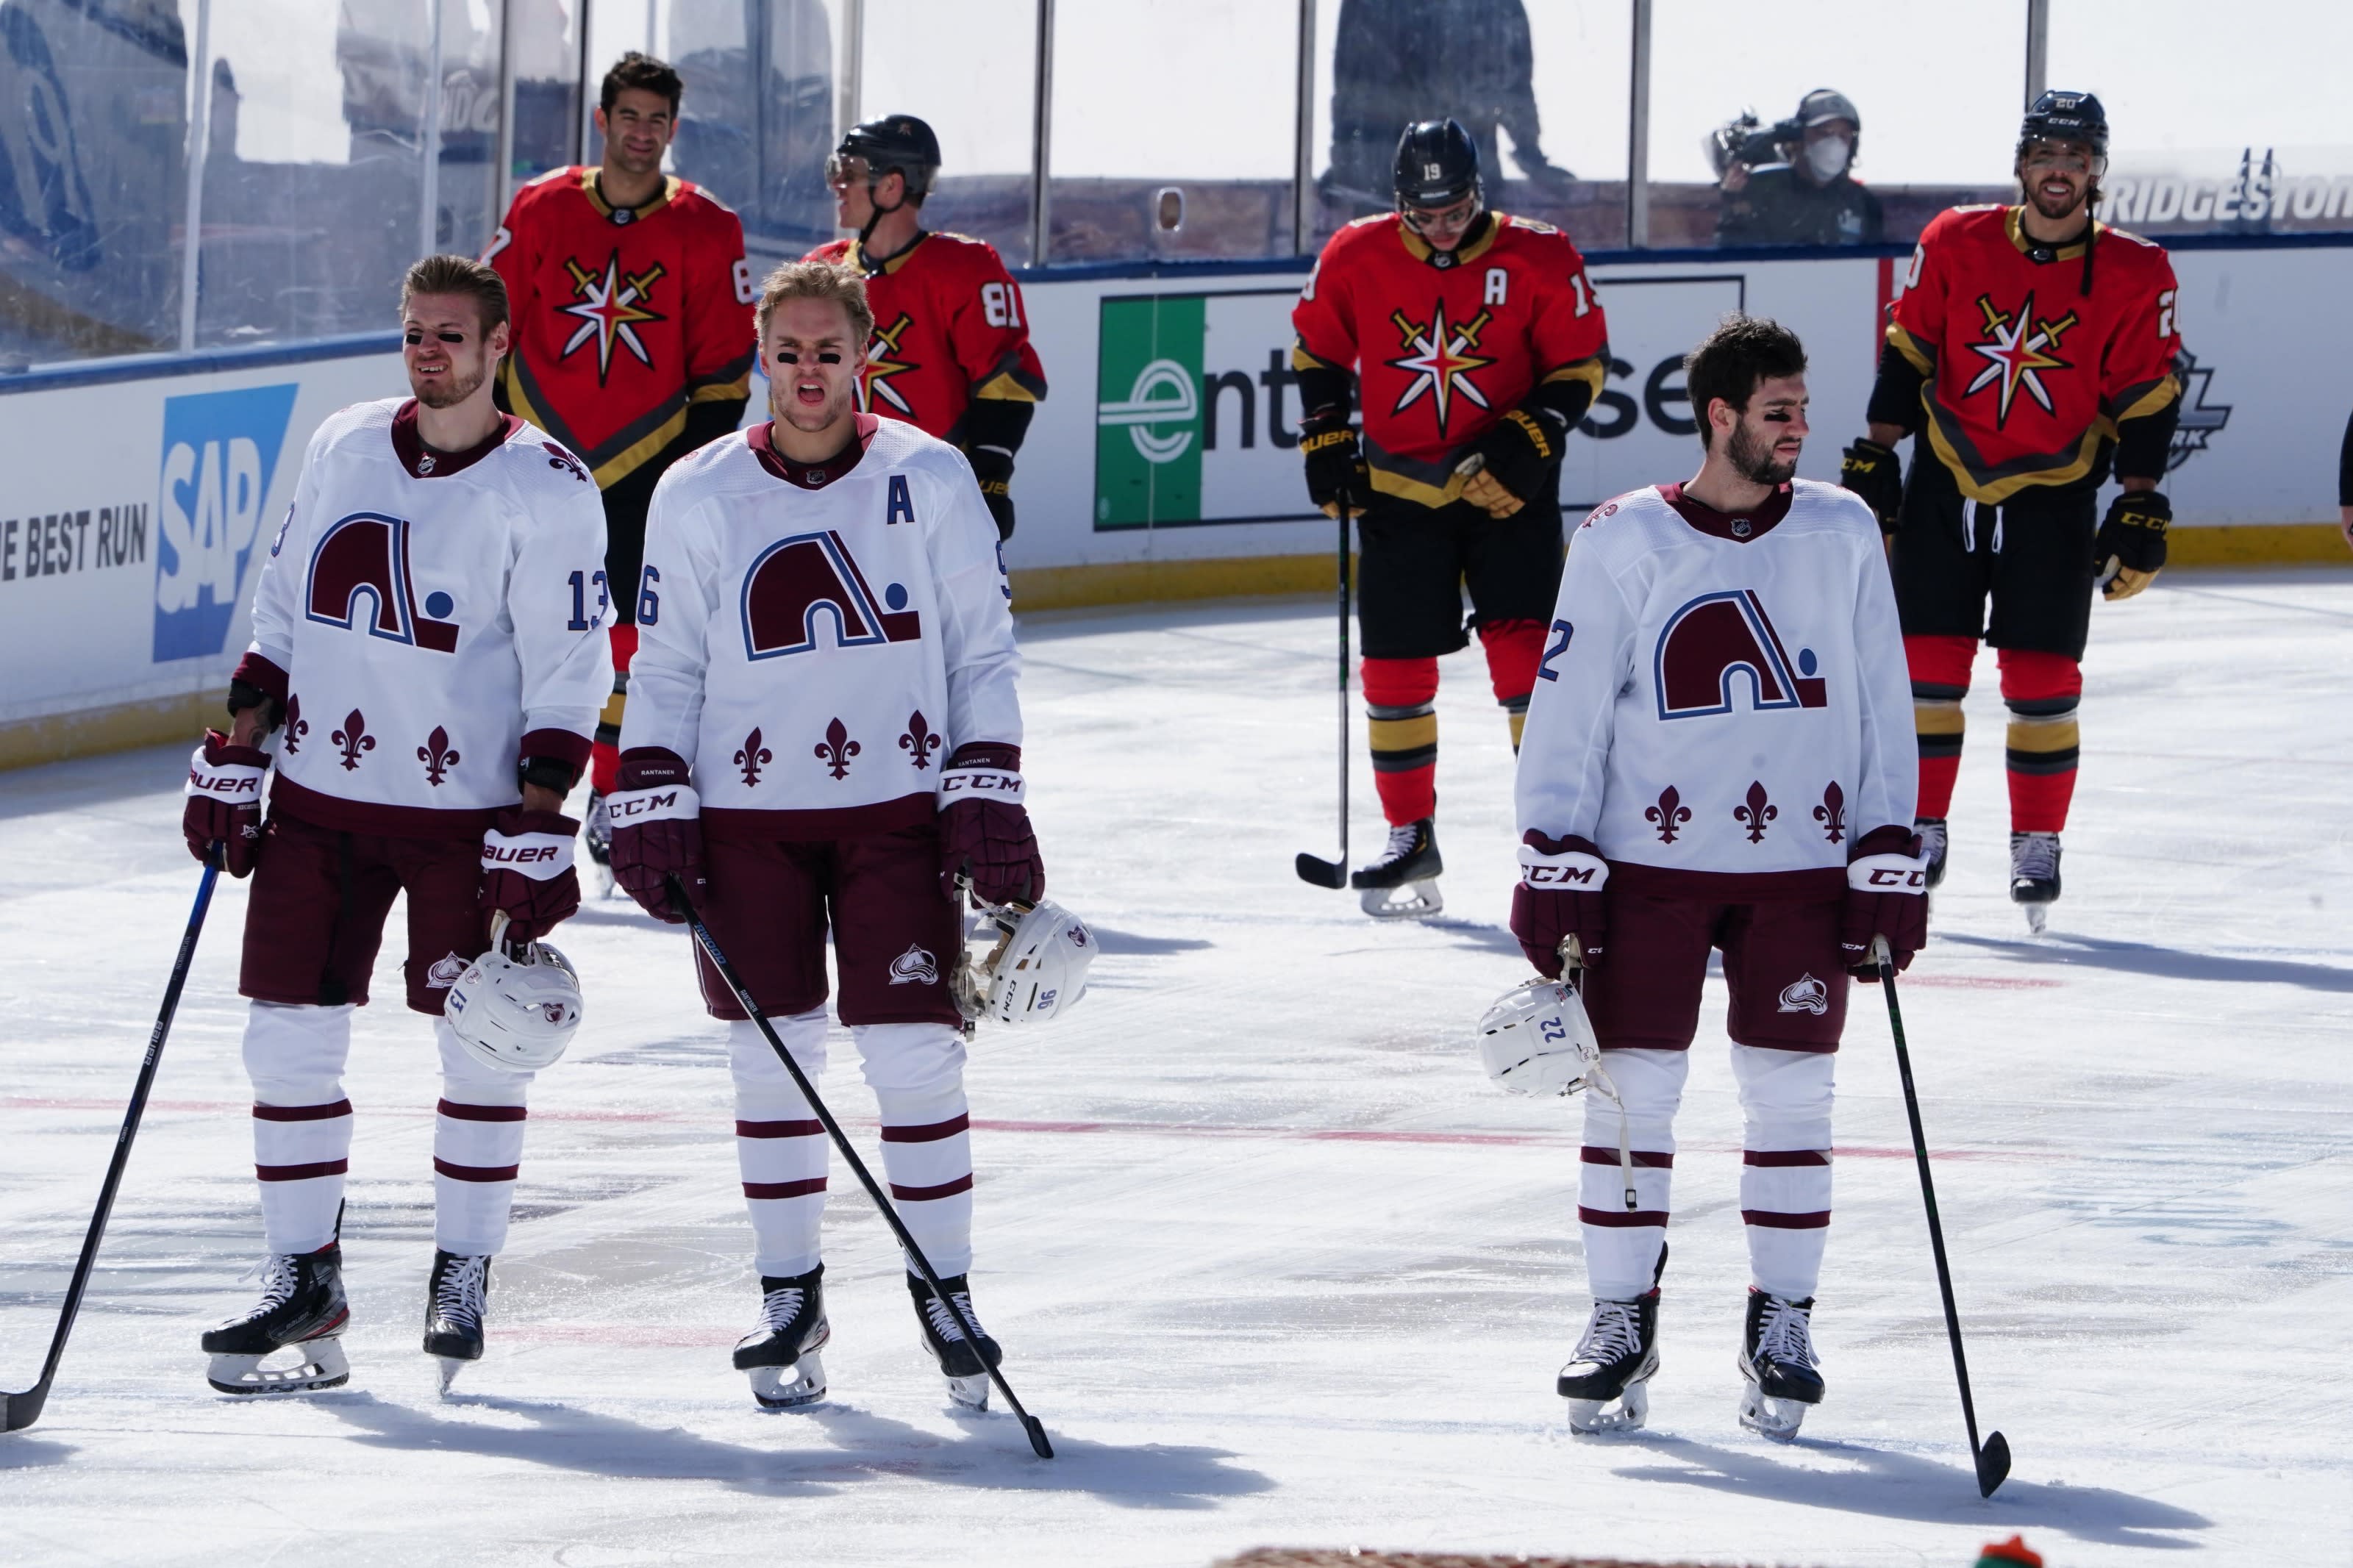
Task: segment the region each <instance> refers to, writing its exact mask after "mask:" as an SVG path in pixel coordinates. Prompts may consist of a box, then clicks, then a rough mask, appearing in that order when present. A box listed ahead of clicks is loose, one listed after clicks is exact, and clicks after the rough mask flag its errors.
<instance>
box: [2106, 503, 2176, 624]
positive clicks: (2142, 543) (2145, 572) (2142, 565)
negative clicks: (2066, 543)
mask: <svg viewBox="0 0 2353 1568" xmlns="http://www.w3.org/2000/svg"><path fill="white" fill-rule="evenodd" d="M2171 521H2173V503H2172V502H2171V501H2169V500H2166V499H2165V493H2164V492H2163V491H2162V490H2126V491H2125V492H2124V493H2123V494H2122V495H2119V496H2118V497H2116V500H2112V501H2110V502H2109V503H2108V515H2107V517H2106V518H2105V520H2104V521H2102V522H2101V524H2100V533H2099V537H2098V538H2096V539H2094V541H2093V542H2092V559H2093V561H2094V563H2097V565H2098V568H2099V578H2100V596H2101V597H2102V598H2104V599H2108V600H2111V601H2113V600H2116V599H2129V598H2131V597H2132V596H2133V595H2135V594H2137V593H2139V592H2140V591H2141V590H2142V589H2143V588H2146V587H2147V586H2148V585H2149V584H2150V583H2151V582H2153V581H2155V580H2156V577H2157V574H2158V572H2160V571H2162V570H2163V569H2164V566H2165V525H2166V524H2167V523H2169V522H2171Z"/></svg>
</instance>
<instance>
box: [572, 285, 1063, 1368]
mask: <svg viewBox="0 0 2353 1568" xmlns="http://www.w3.org/2000/svg"><path fill="white" fill-rule="evenodd" d="M758 328H759V352H760V357H761V364H762V368H763V369H764V370H765V372H766V374H767V376H768V383H769V388H770V390H769V408H770V413H771V416H772V417H771V419H770V420H769V422H767V423H766V424H764V425H761V426H756V427H754V428H753V429H751V430H749V431H747V432H745V433H744V435H742V436H739V437H733V438H731V439H729V440H725V441H714V442H712V444H711V445H710V446H708V447H703V448H702V450H701V451H699V452H696V453H694V454H693V455H692V456H691V457H689V458H685V459H684V460H683V461H681V462H680V463H679V464H678V466H677V467H675V468H672V469H671V470H670V472H669V473H668V474H667V475H665V476H664V477H663V479H662V481H661V484H660V486H659V488H658V489H656V491H655V492H654V499H653V505H652V509H651V511H650V513H649V520H648V524H647V531H646V556H645V567H644V573H645V575H644V578H643V581H642V582H641V583H640V584H638V601H637V621H638V650H637V654H636V656H635V658H633V660H632V661H631V664H630V668H629V710H628V715H627V717H626V718H625V719H624V720H623V722H622V732H621V748H622V755H621V779H620V783H621V788H620V790H619V791H618V792H617V793H616V794H615V795H612V796H611V797H610V801H609V804H610V806H611V809H612V814H613V823H614V835H613V871H614V876H615V879H617V881H618V882H619V883H620V884H621V886H622V887H624V888H626V889H628V891H629V892H630V893H631V895H632V896H634V897H635V898H636V899H637V900H638V901H639V902H640V903H642V904H643V905H644V906H645V907H646V908H647V909H648V910H649V911H651V912H652V913H654V914H655V915H657V916H659V917H660V918H662V919H665V920H677V919H679V918H681V914H680V911H678V910H673V909H672V908H671V906H670V896H669V894H668V892H667V891H666V887H667V879H668V878H669V877H670V876H672V875H676V876H678V877H680V878H681V879H682V880H683V881H684V883H685V884H686V886H687V887H688V888H689V889H690V892H691V896H692V897H693V899H694V900H695V901H696V903H697V904H698V906H699V907H700V908H701V910H702V914H703V917H704V919H705V921H706V922H707V923H708V924H709V926H710V928H711V931H712V934H713V936H714V937H715V938H716V939H717V940H718V942H719V943H720V945H721V946H722V947H723V950H724V951H725V952H727V954H728V955H729V957H730V958H731V959H732V960H733V963H734V964H735V965H736V967H737V968H738V969H739V970H740V971H741V973H743V975H744V979H745V982H746V984H747V988H748V990H749V991H750V993H751V995H752V997H753V999H754V1002H756V1003H757V1004H758V1005H759V1006H760V1007H761V1009H762V1010H763V1011H764V1012H765V1014H766V1015H767V1016H769V1017H770V1018H771V1019H772V1020H773V1021H774V1023H775V1026H776V1030H777V1032H778V1034H779V1035H780V1036H781V1037H782V1038H783V1039H784V1040H785V1042H786V1046H787V1047H788V1048H789V1049H790V1050H791V1051H792V1053H793V1055H794V1058H795V1059H796V1060H797V1062H798V1063H799V1064H800V1065H801V1067H802V1068H804V1069H805V1070H806V1071H807V1073H808V1074H809V1076H810V1077H811V1078H815V1077H817V1076H818V1074H819V1073H820V1071H821V1070H822V1068H823V1066H824V1061H825V1035H826V1011H825V1003H826V996H827V982H826V969H825V942H826V935H827V931H828V927H830V930H831V932H832V937H833V944H834V954H835V960H836V968H837V971H838V973H839V975H840V980H841V996H840V1000H839V1015H840V1017H841V1021H842V1022H843V1023H844V1024H846V1025H848V1026H849V1030H850V1034H851V1037H853V1039H854V1040H855V1041H856V1042H857V1046H858V1051H859V1056H860V1063H861V1066H862V1067H863V1068H864V1071H865V1075H866V1080H867V1082H868V1083H869V1084H870V1085H871V1087H872V1088H873V1089H874V1093H875V1099H876V1100H877V1102H878V1104H879V1106H880V1109H881V1121H882V1163H883V1165H884V1168H885V1173H886V1176H887V1179H888V1181H889V1183H890V1186H891V1194H892V1199H893V1201H894V1203H895V1205H896V1207H897V1209H898V1211H899V1214H900V1216H901V1218H902V1221H903V1222H904V1223H905V1225H906V1226H907V1229H908V1232H909V1234H910V1235H911V1236H912V1237H913V1238H914V1240H915V1243H916V1245H917V1246H918V1247H922V1248H923V1252H924V1254H925V1255H926V1256H927V1257H928V1258H930V1259H931V1261H932V1263H933V1265H934V1268H935V1269H936V1271H937V1273H938V1274H939V1276H940V1278H941V1281H942V1283H943V1285H944V1287H945V1289H946V1290H947V1292H948V1293H949V1294H950V1295H951V1296H952V1297H954V1298H955V1300H957V1303H958V1305H960V1306H961V1307H962V1308H963V1310H965V1313H966V1314H967V1321H971V1322H973V1323H975V1324H976V1325H977V1323H978V1320H977V1319H976V1318H971V1317H970V1316H969V1314H970V1313H971V1311H972V1307H971V1299H970V1295H969V1292H968V1289H967V1287H966V1284H965V1276H966V1274H967V1271H968V1270H969V1268H970V1267H971V1259H972V1156H971V1152H970V1149H969V1144H968V1138H967V1132H966V1125H967V1124H966V1117H965V1093H964V1080H963V1068H964V1056H965V1050H964V1038H963V1034H962V1032H961V1029H960V1024H961V1021H962V1020H961V1015H960V1013H959V1011H958V1008H957V1005H956V1001H955V995H954V994H952V991H951V984H950V983H951V980H952V977H953V975H954V973H955V969H956V966H957V964H958V962H959V960H960V957H961V954H962V951H963V944H964V932H963V919H964V916H963V900H962V897H961V894H960V893H959V892H958V890H957V879H958V878H959V877H966V878H968V879H969V881H970V884H971V887H972V890H973V892H974V894H975V895H976V897H977V898H979V899H980V900H983V901H984V902H986V903H988V904H992V905H1004V904H1007V903H1008V901H1010V900H1037V899H1039V897H1040V896H1041V895H1042V894H1043V892H1044V891H1045V869H1044V867H1043V866H1042V864H1041V863H1040V861H1039V855H1038V846H1037V840H1036V838H1035V837H1033V835H1032V834H1031V832H1030V830H1029V816H1028V814H1027V812H1026V811H1025V810H1024V808H1023V806H1022V804H1021V800H1022V782H1021V712H1020V707H1019V704H1018V700H1017V695H1016V681H1017V678H1018V672H1019V656H1018V653H1017V651H1016V649H1015V647H1014V640H1013V621H1012V615H1011V608H1010V599H1011V595H1010V592H1009V590H1008V587H1007V585H1006V579H1005V572H1004V566H1003V563H1002V561H1001V559H1000V557H999V555H998V553H997V527H996V525H995V523H993V522H992V521H990V519H989V512H988V509H987V505H986V504H985V503H984V502H983V500H982V499H981V494H980V490H979V488H978V486H977V485H976V483H975V481H974V479H973V476H972V470H971V468H969V467H968V466H967V465H966V463H965V459H964V458H963V456H962V455H961V454H960V453H958V452H957V451H956V450H955V448H954V447H949V446H947V445H945V444H944V443H942V442H940V441H937V440H935V439H934V438H933V437H929V436H926V435H924V434H923V432H922V431H920V430H918V429H917V428H916V427H915V426H913V425H908V424H903V423H902V422H900V421H897V420H889V419H885V420H877V419H875V418H874V417H872V416H869V415H862V414H857V413H855V412H854V411H853V406H852V402H851V395H852V392H853V390H854V388H855V387H856V384H857V380H858V376H859V374H860V367H861V363H862V361H863V357H864V345H865V344H866V342H867V341H868V339H869V337H870V336H871V332H872V318H871V313H870V310H869V308H868V305H867V301H866V293H865V285H864V284H863V282H862V281H861V280H860V277H859V275H858V273H857V272H856V271H855V270H853V269H851V268H843V267H840V266H837V265H835V264H833V263H830V262H825V261H803V262H795V263H791V264H788V265H786V266H784V267H780V268H777V269H776V271H775V272H774V273H772V274H771V275H770V276H769V278H768V279H767V280H766V281H765V285H764V286H763V291H762V295H761V299H760V303H759V310H758ZM697 963H698V965H699V966H700V973H701V979H702V994H703V998H704V1001H705V1003H706V1005H708V1007H709V1009H710V1011H711V1013H712V1016H715V1017H720V1018H724V1019H727V1020H729V1021H730V1023H729V1028H728V1052H729V1058H730V1060H731V1062H732V1064H733V1069H734V1077H735V1105H736V1110H735V1114H736V1118H737V1120H736V1122H735V1132H736V1152H737V1158H738V1161H739V1163H740V1164H741V1167H742V1172H743V1182H744V1200H745V1206H746V1207H747V1208H748V1209H749V1210H750V1211H751V1218H752V1229H753V1235H754V1242H755V1255H756V1261H757V1263H758V1267H759V1271H760V1276H761V1280H760V1287H761V1292H762V1315H761V1321H760V1323H759V1325H758V1327H756V1328H755V1329H754V1331H753V1332H752V1333H751V1334H749V1335H748V1336H746V1337H745V1338H744V1341H743V1342H742V1343H741V1344H739V1345H738V1346H737V1347H736V1350H735V1356H734V1360H735V1365H736V1366H737V1367H738V1368H740V1369H742V1370H744V1371H745V1372H747V1373H750V1374H751V1379H752V1385H753V1392H754V1395H755V1397H756V1398H757V1399H758V1400H759V1402H760V1403H761V1404H762V1405H765V1406H768V1407H770V1408H779V1409H781V1408H792V1407H796V1406H802V1405H808V1404H811V1403H813V1402H815V1401H816V1400H818V1399H819V1398H821V1397H823V1395H824V1393H825V1383H824V1375H823V1372H822V1369H821V1366H820V1364H819V1361H818V1356H817V1355H816V1354H815V1352H817V1351H818V1348H819V1347H821V1346H822V1345H823V1344H824V1343H825V1342H826V1339H827V1336H828V1332H829V1330H828V1324H827V1321H826V1315H825V1301H824V1291H823V1283H822V1276H823V1273H824V1266H823V1264H822V1262H821V1261H820V1255H819V1248H818V1230H819V1220H820V1218H821V1216H822V1214H823V1210H824V1205H825V1191H826V1168H827V1142H826V1137H825V1134H824V1130H823V1127H822V1126H821V1124H820V1123H819V1122H818V1120H817V1117H816V1114H815V1112H814V1110H812V1108H811V1107H810V1106H809V1105H808V1103H807V1100H805V1099H803V1097H802V1096H801V1094H800V1092H799V1090H798V1089H797V1088H796V1087H795V1086H794V1083H793V1081H792V1079H791V1078H790V1076H789V1075H788V1074H787V1073H786V1069H785V1067H784V1064H783V1063H782V1062H781V1061H779V1060H778V1059H777V1058H776V1055H775V1053H774V1052H773V1051H772V1050H771V1048H770V1047H769V1046H768V1044H767V1043H766V1041H765V1039H764V1038H763V1037H762V1036H761V1034H760V1033H759V1031H758V1028H757V1026H754V1024H752V1023H751V1022H749V1021H748V1020H747V1019H746V1018H745V1016H744V1011H743V1009H742V1008H741V1007H740V1006H738V1005H737V1004H736V1002H735V999H734V996H733V994H732V993H731V992H730V990H729V989H728V987H727V985H726V984H725V983H724V981H723V979H722V978H721V977H720V976H719V974H718V973H715V972H714V971H713V970H712V968H711V966H710V963H709V962H708V960H707V959H704V958H702V955H701V954H700V953H698V955H697ZM907 1282H908V1288H909V1289H910V1291H911V1292H912V1293H913V1298H914V1306H915V1315H916V1318H917V1321H918V1322H919V1323H920V1325H921V1327H922V1332H923V1341H924V1343H925V1344H926V1346H927V1347H928V1348H929V1349H930V1351H931V1352H932V1354H933V1355H934V1358H935V1359H936V1360H937V1361H938V1363H939V1365H940V1370H941V1371H942V1372H943V1373H945V1374H946V1375H947V1377H948V1379H949V1381H950V1386H951V1392H952V1393H953V1394H955V1396H956V1397H957V1398H959V1399H960V1400H963V1401H964V1402H965V1403H971V1404H977V1403H980V1402H982V1401H985V1400H986V1397H987V1367H988V1366H994V1365H995V1364H996V1363H997V1357H998V1349H997V1343H996V1342H995V1341H994V1340H993V1339H991V1338H990V1337H989V1336H988V1335H987V1333H986V1332H982V1333H980V1335H979V1340H978V1343H977V1344H974V1343H971V1342H966V1341H965V1338H964V1336H963V1334H962V1331H960V1330H959V1329H958V1328H957V1327H956V1325H955V1321H954V1319H953V1317H952V1316H951V1315H950V1314H949V1313H948V1312H946V1311H945V1310H943V1309H942V1307H941V1306H940V1304H939V1303H938V1302H937V1301H936V1300H934V1299H933V1298H932V1295H931V1291H930V1289H929V1287H928V1286H927V1285H925V1284H924V1283H923V1280H922V1279H920V1278H918V1277H917V1275H916V1274H915V1273H913V1271H911V1272H910V1273H909V1274H908V1277H907ZM984 1362H985V1363H986V1365H984Z"/></svg>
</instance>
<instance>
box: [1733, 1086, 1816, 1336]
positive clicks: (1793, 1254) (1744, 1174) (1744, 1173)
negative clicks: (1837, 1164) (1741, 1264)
mask: <svg viewBox="0 0 2353 1568" xmlns="http://www.w3.org/2000/svg"><path fill="white" fill-rule="evenodd" d="M1837 1061H1838V1058H1836V1057H1835V1056H1832V1055H1831V1054H1830V1053H1828V1052H1824V1051H1778V1050H1770V1049H1767V1048H1764V1047H1756V1046H1735V1047H1732V1071H1733V1076H1734V1077H1735V1078H1736V1079H1738V1080H1739V1083H1740V1105H1741V1110H1742V1111H1743V1112H1744V1113H1745V1114H1746V1118H1747V1131H1746V1135H1745V1136H1744V1137H1743V1138H1742V1140H1741V1143H1742V1148H1743V1151H1744V1152H1743V1153H1742V1155H1741V1168H1740V1217H1741V1218H1742V1219H1743V1220H1744V1221H1746V1224H1747V1229H1748V1268H1749V1274H1750V1278H1751V1279H1752V1281H1753V1282H1754V1283H1755V1285H1756V1287H1757V1289H1759V1290H1764V1291H1767V1292H1769V1293H1771V1294H1773V1295H1776V1296H1783V1297H1787V1298H1788V1299H1789V1300H1804V1299H1805V1298H1807V1297H1809V1296H1811V1295H1812V1294H1813V1293H1814V1287H1815V1285H1816V1284H1817V1283H1818V1282H1819V1281H1820V1279H1821V1272H1822V1248H1823V1246H1824V1244H1825V1243H1827V1242H1828V1241H1829V1239H1830V1224H1831V1080H1832V1076H1833V1073H1834V1070H1835V1068H1836V1064H1837Z"/></svg>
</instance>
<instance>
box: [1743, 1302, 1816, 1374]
mask: <svg viewBox="0 0 2353 1568" xmlns="http://www.w3.org/2000/svg"><path fill="white" fill-rule="evenodd" d="M1757 1358H1758V1359H1759V1360H1761V1361H1771V1362H1778V1363H1780V1364H1781V1365H1783V1366H1802V1367H1811V1366H1813V1365H1814V1364H1815V1363H1814V1341H1813V1331H1812V1317H1811V1315H1810V1313H1809V1312H1808V1310H1807V1309H1805V1308H1803V1307H1800V1306H1799V1305H1798V1304H1797V1303H1796V1302H1795V1301H1785V1300H1782V1299H1781V1298H1780V1297H1778V1296H1767V1297H1766V1298H1765V1311H1764V1314H1763V1316H1762V1318H1761V1319H1760V1321H1758V1323H1757Z"/></svg>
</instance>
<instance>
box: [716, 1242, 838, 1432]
mask: <svg viewBox="0 0 2353 1568" xmlns="http://www.w3.org/2000/svg"><path fill="white" fill-rule="evenodd" d="M824 1276H825V1265H824V1264H822V1263H820V1264H818V1266H817V1267H816V1268H812V1269H810V1270H809V1271H808V1272H807V1273H806V1274H796V1275H793V1276H792V1277H791V1278H789V1279H778V1278H776V1276H774V1275H769V1274H763V1275H762V1276H760V1326H759V1327H758V1328H756V1329H754V1330H753V1331H751V1332H750V1333H748V1334H745V1335H744V1337H743V1338H742V1339H740V1340H738V1341H736V1342H735V1370H737V1371H738V1372H748V1373H751V1374H752V1397H753V1398H754V1399H755V1400H758V1401H759V1403H760V1408H761V1409H763V1410H798V1409H802V1408H804V1407H805V1406H807V1405H815V1404H816V1403H817V1402H818V1400H820V1399H823V1398H824V1397H825V1363H823V1362H821V1361H819V1360H818V1353H817V1352H818V1350H819V1349H821V1348H822V1347H823V1346H824V1344H825V1342H826V1341H828V1339H831V1338H832V1337H833V1330H832V1329H831V1328H830V1327H828V1325H827V1323H826V1321H825V1279H824Z"/></svg>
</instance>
